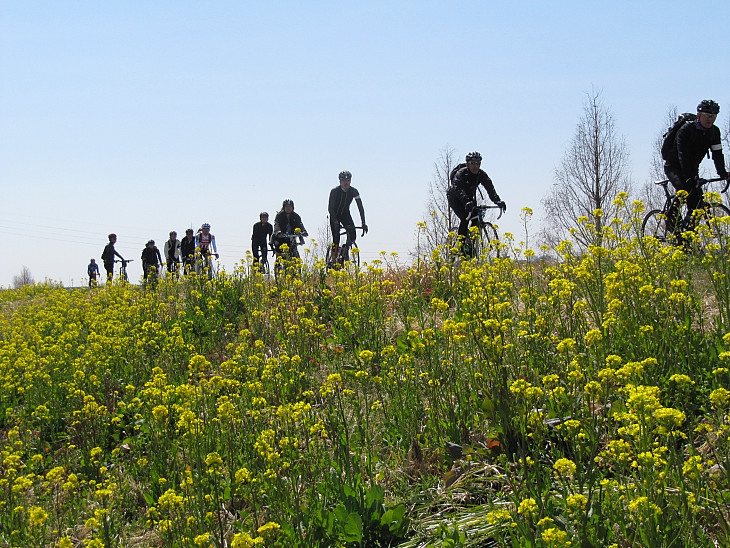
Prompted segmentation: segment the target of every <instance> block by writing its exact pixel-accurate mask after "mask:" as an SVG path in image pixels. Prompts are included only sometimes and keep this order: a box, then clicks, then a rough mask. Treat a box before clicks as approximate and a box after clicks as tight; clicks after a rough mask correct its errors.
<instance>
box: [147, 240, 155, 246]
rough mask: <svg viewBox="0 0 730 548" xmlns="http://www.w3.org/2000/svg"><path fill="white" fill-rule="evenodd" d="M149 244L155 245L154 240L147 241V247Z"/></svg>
mask: <svg viewBox="0 0 730 548" xmlns="http://www.w3.org/2000/svg"><path fill="white" fill-rule="evenodd" d="M150 244H152V245H155V241H154V240H148V241H147V245H150Z"/></svg>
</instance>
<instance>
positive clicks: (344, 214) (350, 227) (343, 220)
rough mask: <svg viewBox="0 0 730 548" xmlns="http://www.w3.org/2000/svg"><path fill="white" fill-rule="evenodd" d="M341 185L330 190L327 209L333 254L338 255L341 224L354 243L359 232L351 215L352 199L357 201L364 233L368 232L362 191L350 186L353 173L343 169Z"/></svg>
mask: <svg viewBox="0 0 730 548" xmlns="http://www.w3.org/2000/svg"><path fill="white" fill-rule="evenodd" d="M339 179H340V186H336V187H335V188H333V189H332V190H331V191H330V199H329V204H328V206H327V210H328V211H329V214H330V231H331V232H332V254H331V256H332V257H333V258H334V257H337V253H338V251H339V246H340V226H342V227H344V228H345V230H347V238H348V240H349V241H350V242H352V243H353V244H354V243H355V238H356V237H357V233H356V231H355V223H354V221H353V220H352V215H350V204H351V203H352V200H355V203H357V209H358V211H359V212H360V224H361V225H362V232H363V234H367V231H368V225H367V224H365V209H364V208H363V205H362V199H361V198H360V193H359V192H358V191H357V189H356V188H355V187H354V186H350V183H351V181H352V173H350V172H349V171H342V172H341V173H340V175H339Z"/></svg>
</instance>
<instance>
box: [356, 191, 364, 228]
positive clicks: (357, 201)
mask: <svg viewBox="0 0 730 548" xmlns="http://www.w3.org/2000/svg"><path fill="white" fill-rule="evenodd" d="M355 203H356V204H357V210H358V211H359V212H360V224H361V225H365V208H364V207H363V205H362V198H360V194H358V195H357V196H355Z"/></svg>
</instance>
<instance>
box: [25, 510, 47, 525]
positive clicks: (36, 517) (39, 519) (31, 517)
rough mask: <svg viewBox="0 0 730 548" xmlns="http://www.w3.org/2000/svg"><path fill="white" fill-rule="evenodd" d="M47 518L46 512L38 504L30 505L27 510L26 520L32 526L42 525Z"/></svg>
mask: <svg viewBox="0 0 730 548" xmlns="http://www.w3.org/2000/svg"><path fill="white" fill-rule="evenodd" d="M47 519H48V514H47V513H46V512H45V510H43V508H40V507H38V506H31V507H30V509H29V511H28V521H29V522H30V524H31V525H32V526H39V525H43V524H44V523H45V522H46V520H47Z"/></svg>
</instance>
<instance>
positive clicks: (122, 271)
mask: <svg viewBox="0 0 730 548" xmlns="http://www.w3.org/2000/svg"><path fill="white" fill-rule="evenodd" d="M133 260H134V259H125V260H121V259H115V260H114V262H115V263H121V264H120V265H119V279H120V280H122V281H125V282H129V277H128V276H127V265H128V264H129V263H131V262H132V261H133Z"/></svg>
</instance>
